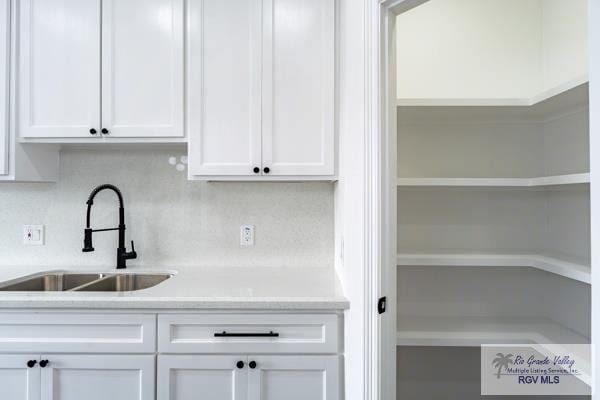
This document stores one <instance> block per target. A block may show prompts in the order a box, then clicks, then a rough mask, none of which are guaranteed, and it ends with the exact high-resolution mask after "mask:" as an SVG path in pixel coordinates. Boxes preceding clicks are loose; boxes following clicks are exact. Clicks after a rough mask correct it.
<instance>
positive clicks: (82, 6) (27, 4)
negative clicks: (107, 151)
mask: <svg viewBox="0 0 600 400" xmlns="http://www.w3.org/2000/svg"><path fill="white" fill-rule="evenodd" d="M17 4H19V6H20V9H19V16H20V19H19V21H20V22H19V26H20V35H19V44H20V47H19V57H20V58H19V68H18V73H19V75H18V80H19V96H18V98H19V102H18V104H19V107H18V115H19V131H20V134H21V136H22V137H28V138H37V137H66V138H77V137H89V136H90V130H91V129H96V130H99V126H100V18H101V15H100V14H101V11H100V4H101V3H100V0H78V1H73V0H22V1H20V2H18V3H17ZM96 136H97V135H96Z"/></svg>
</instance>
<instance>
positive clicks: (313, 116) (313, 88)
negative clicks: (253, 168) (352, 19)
mask: <svg viewBox="0 0 600 400" xmlns="http://www.w3.org/2000/svg"><path fill="white" fill-rule="evenodd" d="M263 4H264V9H263V13H264V14H263V24H264V35H263V46H264V51H263V54H264V60H263V125H262V127H263V131H262V137H263V143H262V147H263V153H262V156H263V160H262V161H263V172H265V173H267V171H268V174H270V175H333V174H334V173H335V168H334V163H335V124H334V121H335V115H334V101H335V100H334V99H335V78H334V74H335V13H334V10H335V1H334V0H264V2H263ZM265 168H268V169H267V170H266V171H265Z"/></svg>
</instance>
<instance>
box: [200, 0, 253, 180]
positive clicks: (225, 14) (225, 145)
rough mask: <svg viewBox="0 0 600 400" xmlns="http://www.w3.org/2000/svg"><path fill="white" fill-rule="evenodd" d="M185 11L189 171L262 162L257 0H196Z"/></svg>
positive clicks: (239, 168)
mask: <svg viewBox="0 0 600 400" xmlns="http://www.w3.org/2000/svg"><path fill="white" fill-rule="evenodd" d="M189 13H190V18H189V21H190V27H189V29H190V42H189V45H190V52H189V57H190V59H189V60H190V77H189V87H190V111H189V115H190V127H191V130H192V131H193V133H192V134H193V136H194V139H193V140H191V142H190V154H191V155H192V158H193V162H192V164H191V173H192V175H249V174H253V169H254V168H259V167H260V166H261V150H260V142H261V141H260V135H261V132H260V108H261V104H260V70H261V66H260V60H261V59H260V54H261V47H260V45H261V43H260V35H261V33H260V1H259V0H230V1H223V0H196V1H191V2H190V4H189Z"/></svg>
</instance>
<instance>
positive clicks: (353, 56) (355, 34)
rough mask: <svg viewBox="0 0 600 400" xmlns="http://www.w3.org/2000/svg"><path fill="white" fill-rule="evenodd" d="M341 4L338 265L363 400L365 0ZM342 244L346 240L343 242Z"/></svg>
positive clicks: (354, 382)
mask: <svg viewBox="0 0 600 400" xmlns="http://www.w3.org/2000/svg"><path fill="white" fill-rule="evenodd" d="M337 5H338V36H337V37H338V75H337V80H338V82H337V85H338V97H337V98H338V130H339V156H340V160H339V163H340V165H339V171H340V173H339V178H340V179H339V182H338V183H337V184H336V188H335V214H336V219H335V232H336V256H335V265H336V269H337V271H338V274H339V276H340V279H341V281H342V285H343V286H344V294H345V295H346V297H347V298H348V300H349V301H350V309H349V310H348V311H346V313H345V315H344V348H345V359H344V370H345V382H344V385H345V399H346V400H364V398H365V390H366V387H365V373H366V365H365V363H366V361H365V357H364V347H365V335H364V331H365V329H364V326H365V310H364V302H365V289H364V286H365V283H364V274H365V273H364V268H365V251H364V248H365V241H364V222H365V221H364V204H365V203H364V201H365V199H364V187H365V167H364V165H365V163H364V156H365V151H364V143H365V98H366V93H365V82H366V71H365V39H364V36H365V7H367V6H366V1H365V0H341V1H338V2H337ZM342 243H343V245H342Z"/></svg>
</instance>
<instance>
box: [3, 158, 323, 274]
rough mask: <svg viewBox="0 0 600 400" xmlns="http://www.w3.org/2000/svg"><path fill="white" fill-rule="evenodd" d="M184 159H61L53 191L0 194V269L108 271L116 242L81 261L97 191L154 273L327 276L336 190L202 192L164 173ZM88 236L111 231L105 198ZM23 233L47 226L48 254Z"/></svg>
mask: <svg viewBox="0 0 600 400" xmlns="http://www.w3.org/2000/svg"><path fill="white" fill-rule="evenodd" d="M182 154H183V151H181V150H174V151H169V150H137V151H136V150H133V151H132V150H128V151H123V150H122V151H111V150H67V151H63V152H62V154H61V180H60V182H59V183H56V184H49V183H43V184H42V183H35V184H16V183H15V184H13V183H10V184H0V210H1V212H0V267H1V266H2V265H39V264H43V265H48V266H64V267H77V268H79V267H84V268H85V267H90V268H92V267H104V268H106V267H113V266H114V263H115V252H116V246H117V234H116V233H113V232H105V233H97V234H95V235H94V247H95V248H96V251H95V252H94V253H82V252H81V247H82V241H83V229H84V227H85V212H86V204H85V202H86V200H87V197H88V195H89V193H90V192H91V190H92V189H93V188H94V187H95V186H96V185H99V184H102V183H112V184H115V185H116V186H118V187H119V188H120V189H121V190H122V192H123V196H124V198H125V212H126V225H127V243H128V247H129V240H130V239H133V240H135V243H136V250H137V252H138V255H139V259H138V260H134V261H131V262H130V264H131V265H135V264H136V263H139V264H144V265H156V266H161V267H163V266H164V267H170V266H182V265H202V266H277V267H288V266H307V267H309V266H332V265H333V229H334V227H333V185H332V184H330V183H202V182H189V181H188V180H187V179H186V172H178V171H176V170H175V168H174V167H173V166H171V165H169V164H168V162H167V160H168V158H169V156H171V155H178V156H181V155H182ZM92 223H93V227H95V228H107V227H113V226H116V224H117V201H116V197H115V196H114V194H113V193H112V192H108V191H107V192H103V193H101V194H99V195H98V197H97V198H96V201H95V205H94V208H93V210H92ZM24 224H45V225H46V235H47V237H46V242H47V243H46V245H45V246H41V247H27V246H23V244H22V231H23V225H24ZM242 224H254V225H256V246H254V247H245V248H242V247H240V246H239V229H240V225H242Z"/></svg>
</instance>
